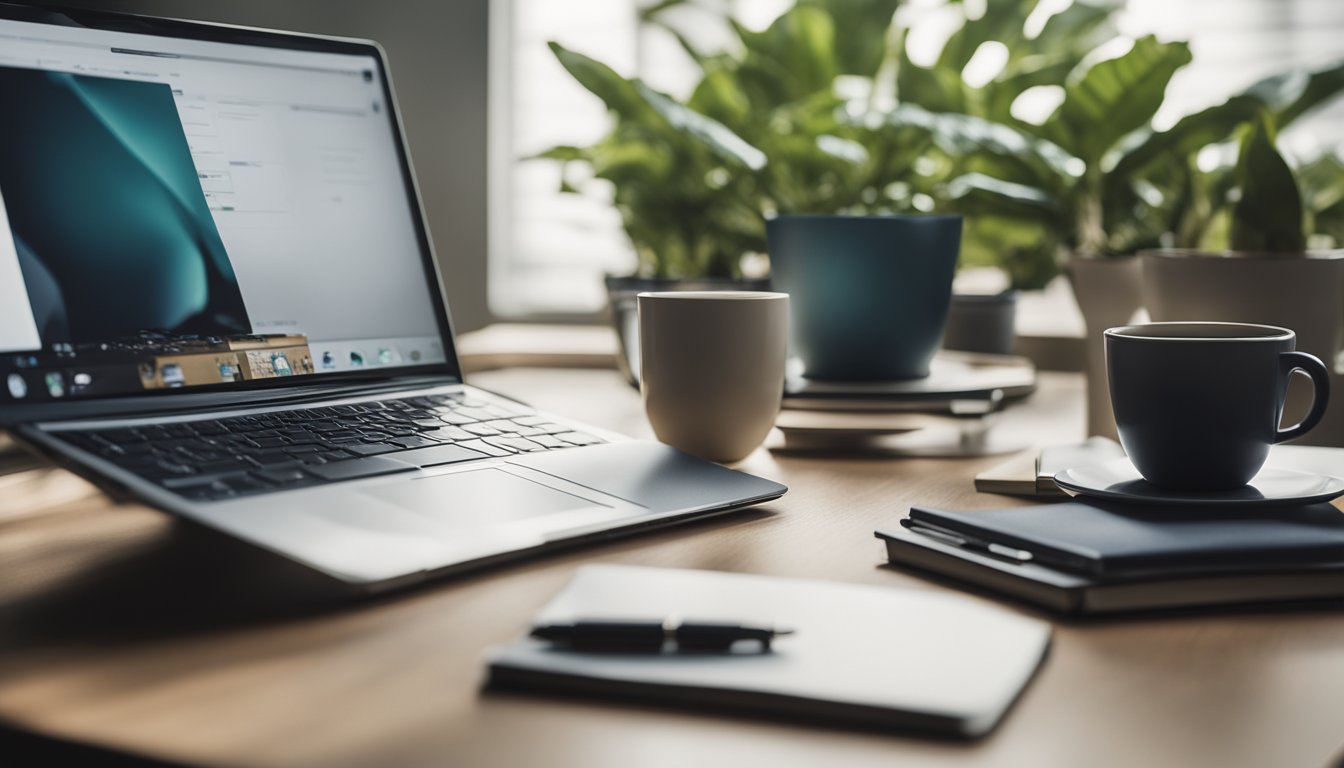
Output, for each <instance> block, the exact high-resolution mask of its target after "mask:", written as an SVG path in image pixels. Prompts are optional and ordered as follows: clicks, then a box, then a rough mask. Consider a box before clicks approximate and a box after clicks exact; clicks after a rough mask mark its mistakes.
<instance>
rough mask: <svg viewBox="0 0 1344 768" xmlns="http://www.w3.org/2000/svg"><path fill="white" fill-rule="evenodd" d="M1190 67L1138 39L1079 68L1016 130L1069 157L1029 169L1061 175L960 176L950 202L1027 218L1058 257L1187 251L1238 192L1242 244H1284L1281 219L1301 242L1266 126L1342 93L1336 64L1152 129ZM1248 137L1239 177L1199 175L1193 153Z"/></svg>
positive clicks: (1184, 58)
mask: <svg viewBox="0 0 1344 768" xmlns="http://www.w3.org/2000/svg"><path fill="white" fill-rule="evenodd" d="M1189 61H1190V54H1189V50H1188V48H1187V47H1186V46H1185V45H1184V44H1183V43H1160V42H1158V41H1156V40H1155V39H1153V38H1141V39H1139V40H1137V41H1135V43H1134V46H1133V48H1131V50H1130V51H1129V52H1128V53H1126V54H1124V55H1123V56H1120V57H1118V58H1115V59H1111V60H1109V61H1103V62H1100V63H1097V64H1095V65H1094V66H1092V67H1091V68H1089V69H1087V70H1086V71H1084V72H1081V73H1078V75H1077V79H1076V80H1073V81H1072V82H1071V83H1070V84H1069V85H1068V86H1066V95H1065V99H1064V101H1063V103H1061V104H1060V106H1059V108H1058V109H1057V110H1056V111H1055V113H1054V114H1052V115H1051V116H1050V117H1049V118H1048V119H1047V120H1046V121H1045V122H1044V123H1043V124H1042V125H1040V126H1018V127H1017V128H1018V129H1019V130H1021V131H1023V133H1024V134H1026V135H1029V136H1033V137H1035V138H1036V139H1037V140H1039V141H1043V142H1049V143H1050V144H1051V145H1053V146H1054V147H1056V148H1058V149H1059V150H1062V151H1064V152H1066V153H1067V154H1068V156H1070V157H1071V158H1072V159H1071V160H1067V161H1065V162H1064V163H1062V164H1054V165H1053V166H1039V165H1038V166H1034V167H1035V168H1036V169H1037V170H1039V169H1041V168H1062V169H1064V171H1065V173H1064V175H1058V174H1056V175H1054V176H1047V177H1040V176H1037V177H1034V178H1033V177H1031V176H1030V175H1026V174H1023V173H1021V172H1020V171H1019V172H1004V171H1003V170H1002V169H1001V170H999V171H989V172H987V173H986V174H983V175H978V174H973V175H968V176H964V177H961V178H957V179H954V180H952V181H951V182H950V183H949V185H948V189H949V195H948V196H949V199H950V200H951V202H952V204H953V205H955V206H957V207H959V208H960V209H962V210H966V211H971V212H977V213H980V214H982V215H983V214H990V215H999V216H1002V217H1005V218H1008V219H1012V220H1016V221H1020V222H1032V223H1035V224H1037V225H1039V226H1040V227H1041V229H1040V231H1041V232H1043V233H1047V235H1048V236H1052V237H1053V238H1054V244H1055V245H1056V246H1057V247H1058V248H1060V249H1061V250H1062V251H1063V252H1064V253H1068V254H1072V255H1076V256H1082V257H1096V256H1106V255H1110V254H1121V255H1123V254H1129V253H1133V252H1135V251H1137V250H1139V249H1143V248H1156V247H1161V246H1163V245H1167V244H1175V245H1178V246H1185V247H1194V246H1196V245H1197V244H1199V243H1200V242H1203V241H1206V240H1207V239H1209V234H1210V232H1211V231H1214V230H1215V229H1217V228H1218V227H1219V216H1220V215H1222V216H1231V215H1232V214H1230V213H1226V214H1224V213H1222V209H1223V207H1224V201H1225V200H1227V199H1228V196H1229V193H1231V192H1232V190H1234V189H1241V190H1242V191H1243V199H1244V200H1245V203H1244V204H1242V205H1241V206H1240V207H1239V210H1240V211H1241V214H1240V215H1241V217H1242V225H1241V226H1240V229H1239V230H1238V231H1239V232H1240V233H1241V234H1239V235H1238V237H1239V238H1240V239H1241V241H1242V242H1244V243H1247V244H1249V243H1250V242H1251V239H1252V238H1255V237H1259V238H1260V239H1261V243H1262V245H1265V246H1267V245H1269V244H1270V243H1271V242H1273V243H1279V244H1281V245H1285V246H1292V245H1293V244H1294V242H1295V241H1294V240H1293V239H1291V238H1287V237H1286V236H1285V235H1284V234H1283V229H1284V227H1283V222H1285V221H1290V220H1291V221H1295V222H1297V223H1296V225H1295V226H1296V228H1297V233H1298V234H1297V239H1298V241H1300V239H1301V221H1302V214H1301V209H1300V208H1299V209H1298V213H1297V214H1296V215H1294V214H1293V213H1292V212H1291V211H1290V210H1288V209H1287V206H1288V204H1289V202H1290V199H1289V198H1288V197H1287V196H1279V197H1276V195H1280V193H1282V192H1283V190H1284V189H1286V186H1285V184H1286V182H1285V179H1286V180H1287V182H1291V179H1292V176H1291V172H1289V171H1288V170H1287V166H1286V165H1284V164H1283V161H1282V158H1279V157H1278V154H1277V152H1274V151H1273V143H1272V142H1273V138H1272V136H1273V131H1274V129H1275V127H1278V128H1280V129H1281V128H1283V127H1285V126H1287V125H1288V124H1290V123H1292V122H1293V121H1295V120H1297V119H1298V118H1300V117H1301V116H1302V115H1304V114H1307V113H1309V112H1311V111H1312V110H1314V109H1316V108H1318V107H1319V106H1321V105H1322V104H1325V103H1327V102H1328V101H1330V100H1331V99H1333V98H1335V97H1336V96H1337V95H1338V94H1339V92H1340V90H1341V89H1344V64H1337V65H1333V66H1331V67H1327V68H1325V69H1322V70H1320V71H1317V72H1313V73H1305V72H1292V73H1285V74H1283V75H1278V76H1275V77H1271V78H1266V79H1265V80H1262V81H1261V82H1259V83H1256V84H1255V85H1254V86H1252V87H1251V88H1249V89H1247V91H1245V92H1244V93H1241V94H1238V95H1235V96H1233V97H1231V98H1229V99H1228V100H1227V101H1225V102H1224V103H1222V104H1219V105H1216V106H1213V107H1210V108H1208V109H1205V110H1202V111H1200V112H1196V113H1193V114H1190V115H1187V116H1185V117H1183V118H1181V119H1180V120H1178V121H1177V122H1176V123H1175V124H1174V125H1173V126H1172V127H1171V128H1169V129H1167V130H1165V131H1156V130H1153V129H1152V127H1151V121H1152V117H1153V116H1154V114H1156V112H1157V110H1158V109H1159V107H1160V106H1161V102H1162V93H1163V92H1164V91H1165V88H1166V85H1167V83H1168V81H1169V80H1170V78H1171V76H1172V75H1173V74H1175V72H1176V71H1178V70H1179V68H1180V67H1182V66H1184V65H1185V64H1187V63H1188V62H1189ZM1256 125H1260V126H1261V127H1259V128H1257V129H1255V130H1252V127H1253V126H1256ZM1266 131H1267V132H1268V133H1264V132H1266ZM1257 133H1262V134H1263V135H1262V136H1261V138H1260V139H1254V138H1248V139H1247V142H1246V144H1245V149H1244V150H1243V152H1242V156H1241V160H1240V162H1239V166H1238V167H1239V168H1240V169H1241V170H1240V171H1239V172H1233V170H1232V169H1226V170H1224V171H1221V172H1218V173H1212V174H1204V173H1201V172H1200V171H1199V170H1198V168H1197V165H1196V155H1197V154H1198V152H1199V151H1200V150H1201V149H1203V148H1204V147H1207V146H1210V145H1215V144H1219V143H1221V142H1225V141H1228V140H1232V139H1235V138H1236V137H1237V136H1240V135H1242V134H1246V135H1248V136H1249V137H1254V136H1255V135H1256V134H1257ZM1266 148H1268V150H1269V152H1268V153H1267V152H1266ZM1271 153H1272V156H1271ZM1078 170H1081V172H1080V173H1074V172H1073V171H1078ZM1285 174H1287V175H1286V176H1285ZM1247 178H1253V179H1256V182H1255V185H1256V189H1253V190H1251V192H1250V194H1251V195H1252V198H1251V199H1247V198H1245V196H1244V193H1245V189H1244V187H1245V186H1246V184H1245V181H1244V180H1245V179H1247ZM1239 180H1242V181H1241V182H1240V183H1239ZM1257 190H1258V191H1257ZM1294 192H1295V190H1294ZM1262 194H1263V195H1268V196H1269V197H1271V198H1274V199H1273V200H1265V199H1261V198H1260V195H1262ZM1329 195H1330V193H1328V192H1327V193H1325V195H1324V196H1325V197H1329ZM1323 202H1324V201H1323ZM1256 206H1259V207H1256ZM1271 209H1272V210H1273V211H1275V212H1274V213H1273V214H1272V215H1270V214H1268V211H1270V210H1271ZM1253 210H1254V211H1256V213H1252V211H1253ZM1266 215H1269V216H1270V218H1269V219H1268V220H1265V221H1262V222H1260V223H1252V219H1264V217H1265V216H1266ZM1328 216H1329V214H1327V219H1328ZM1271 222H1272V226H1269V224H1270V223H1271ZM1266 226H1269V228H1268V229H1265V227H1266ZM1257 231H1258V232H1260V234H1259V235H1255V234H1253V233H1254V232H1257ZM1298 249H1299V250H1300V246H1298Z"/></svg>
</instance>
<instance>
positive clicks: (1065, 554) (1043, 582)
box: [877, 502, 1344, 613]
mask: <svg viewBox="0 0 1344 768" xmlns="http://www.w3.org/2000/svg"><path fill="white" fill-rule="evenodd" d="M900 523H901V525H900V527H893V528H890V529H886V530H880V531H878V532H877V535H878V537H879V538H881V539H883V540H884V541H885V542H886V544H887V555H888V559H889V560H890V561H891V562H892V563H894V564H898V565H906V566H913V567H915V568H919V569H922V570H925V571H932V572H935V573H937V574H940V575H943V576H949V577H952V578H954V579H959V580H962V581H968V582H971V583H973V584H976V585H978V586H981V587H985V588H988V589H991V590H996V591H999V592H1006V593H1008V594H1011V595H1014V596H1016V597H1019V598H1022V599H1026V600H1028V601H1030V602H1033V603H1036V604H1038V605H1041V606H1044V607H1046V608H1050V609H1052V610H1057V611H1063V612H1070V613H1096V612H1106V611H1123V610H1143V609H1149V608H1174V607H1195V606H1203V605H1219V604H1233V603H1263V602H1279V601H1290V600H1304V599H1322V598H1333V599H1339V598H1344V513H1341V512H1340V511H1339V510H1338V509H1336V508H1335V507H1333V506H1330V505H1329V504H1315V505H1308V506H1299V507H1290V508H1272V509H1255V510H1245V511H1234V510H1210V511H1191V510H1189V509H1181V508H1157V507H1138V506H1133V505H1129V506H1125V505H1112V506H1102V505H1097V504H1093V503H1082V502H1071V503H1066V504H1053V505H1048V506H1036V507H1017V508H1012V509H999V510H989V511H979V512H953V511H947V510H937V509H928V508H923V507H915V508H913V509H911V511H910V516H909V517H907V518H905V519H903V520H901V521H900Z"/></svg>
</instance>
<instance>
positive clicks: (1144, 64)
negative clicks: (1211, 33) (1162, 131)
mask: <svg viewBox="0 0 1344 768" xmlns="http://www.w3.org/2000/svg"><path fill="white" fill-rule="evenodd" d="M1189 63H1190V46H1188V45H1186V44H1185V43H1160V42H1158V41H1157V38H1156V37H1153V36H1152V35H1148V36H1146V37H1141V38H1139V39H1138V40H1135V41H1134V46H1133V47H1132V48H1130V50H1129V51H1128V52H1126V53H1125V54H1124V55H1123V56H1119V57H1117V58H1114V59H1107V60H1105V61H1101V62H1098V63H1096V64H1094V65H1093V66H1091V67H1090V68H1088V69H1087V71H1086V72H1084V73H1083V74H1082V75H1081V76H1080V77H1078V79H1077V80H1074V81H1073V82H1071V83H1069V84H1068V85H1066V86H1065V89H1064V94H1065V95H1064V101H1063V103H1061V104H1060V105H1059V108H1058V109H1056V110H1055V113H1054V114H1053V115H1051V116H1050V118H1049V119H1048V120H1047V121H1046V122H1045V124H1044V125H1043V126H1042V133H1043V135H1044V136H1045V137H1046V138H1048V139H1050V140H1052V141H1054V142H1055V143H1056V144H1058V145H1059V146H1061V147H1063V148H1064V149H1065V150H1068V151H1069V152H1072V153H1073V154H1074V155H1075V156H1077V157H1079V158H1081V159H1082V160H1083V161H1084V162H1085V163H1087V164H1088V165H1089V166H1094V165H1096V164H1097V163H1098V162H1100V160H1101V158H1102V156H1103V155H1105V154H1106V151H1107V150H1109V149H1110V148H1111V147H1113V146H1114V145H1115V144H1116V142H1118V141H1119V140H1120V138H1121V137H1123V136H1124V135H1125V134H1127V133H1129V132H1130V131H1133V130H1135V129H1138V128H1140V127H1142V126H1144V125H1146V124H1147V123H1148V122H1149V121H1150V120H1152V118H1153V115H1154V114H1156V113H1157V110H1158V107H1160V106H1161V105H1162V99H1163V96H1164V95H1165V93H1166V90H1167V83H1168V82H1169V81H1170V80H1171V76H1172V75H1174V74H1175V73H1176V71H1177V70H1178V69H1180V68H1181V67H1183V66H1185V65H1186V64H1189Z"/></svg>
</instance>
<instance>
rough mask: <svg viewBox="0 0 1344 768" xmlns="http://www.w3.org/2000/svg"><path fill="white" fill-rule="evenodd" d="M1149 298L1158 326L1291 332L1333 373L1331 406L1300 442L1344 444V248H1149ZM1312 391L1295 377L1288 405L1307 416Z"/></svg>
mask: <svg viewBox="0 0 1344 768" xmlns="http://www.w3.org/2000/svg"><path fill="white" fill-rule="evenodd" d="M1140 260H1141V261H1142V264H1143V299H1144V303H1145V305H1146V306H1147V307H1148V312H1149V314H1150V315H1151V316H1152V318H1153V320H1154V321H1157V322H1165V321H1180V320H1214V321H1222V322H1231V323H1260V324H1263V325H1277V326H1280V327H1283V328H1291V329H1292V330H1293V331H1294V332H1296V333H1297V348H1298V349H1300V350H1302V351H1304V352H1310V353H1311V354H1313V355H1316V356H1317V357H1319V358H1321V360H1323V361H1325V364H1326V367H1327V368H1329V369H1330V370H1331V371H1332V375H1331V387H1330V389H1331V398H1330V407H1329V409H1328V410H1327V411H1326V414H1325V418H1324V419H1322V420H1321V423H1320V425H1319V426H1318V427H1316V429H1314V430H1312V431H1311V432H1310V433H1309V434H1307V436H1306V437H1303V438H1301V439H1300V440H1298V441H1297V442H1299V443H1303V444H1309V445H1333V446H1344V370H1341V367H1340V352H1341V349H1344V250H1334V251H1313V252H1309V253H1305V254H1257V253H1239V252H1233V253H1206V252H1200V251H1181V250H1162V251H1144V252H1143V253H1141V254H1140ZM1310 399H1311V387H1309V386H1306V384H1305V382H1301V381H1296V380H1294V381H1293V382H1292V384H1291V385H1290V387H1289V391H1288V402H1287V405H1286V406H1285V408H1284V411H1285V414H1286V415H1287V417H1288V419H1289V420H1293V421H1296V418H1297V417H1299V416H1301V415H1302V414H1304V413H1306V411H1307V407H1308V405H1309V403H1310Z"/></svg>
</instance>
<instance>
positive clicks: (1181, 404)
mask: <svg viewBox="0 0 1344 768" xmlns="http://www.w3.org/2000/svg"><path fill="white" fill-rule="evenodd" d="M1105 338H1106V368H1107V373H1108V375H1109V377H1110V382H1111V405H1112V407H1113V408H1114V409H1115V426H1116V430H1117V431H1118V432H1119V434H1120V444H1121V445H1123V446H1124V448H1125V453H1127V454H1129V459H1130V461H1132V462H1134V467H1135V468H1136V469H1138V470H1139V474H1141V475H1143V478H1144V479H1145V480H1147V481H1148V482H1150V483H1152V484H1153V485H1156V486H1159V487H1162V488H1166V489H1170V490H1177V491H1221V490H1231V489H1234V488H1239V487H1241V486H1243V485H1245V484H1246V483H1247V482H1249V481H1250V479H1251V478H1253V477H1255V474H1256V473H1257V472H1259V471H1260V468H1261V467H1262V466H1264V463H1265V459H1266V458H1267V457H1268V456H1269V447H1270V446H1271V445H1273V444H1274V443H1280V442H1283V441H1285V440H1292V439H1293V438H1296V437H1301V436H1302V435H1304V434H1306V433H1307V432H1309V431H1310V430H1311V428H1312V427H1314V426H1316V423H1317V422H1318V421H1320V420H1321V416H1322V415H1323V414H1324V413H1325V407H1326V404H1327V403H1328V402H1329V397H1330V375H1329V372H1328V371H1327V370H1326V367H1325V364H1324V363H1322V362H1321V361H1320V359H1318V358H1316V357H1314V356H1312V355H1309V354H1307V353H1306V352H1297V351H1294V348H1295V347H1296V345H1297V337H1296V335H1295V334H1294V333H1293V332H1292V331H1290V330H1288V329H1287V328H1276V327H1274V326H1269V325H1249V324H1243V323H1151V324H1148V325H1133V326H1127V327H1123V328H1111V329H1110V330H1108V331H1106V334H1105ZM1295 371H1301V372H1303V373H1305V374H1307V375H1308V376H1310V377H1311V380H1312V383H1313V384H1314V385H1315V398H1314V399H1313V401H1312V404H1311V410H1310V412H1308V413H1307V415H1306V417H1305V418H1304V419H1302V422H1301V423H1300V424H1297V425H1295V426H1292V427H1289V428H1287V429H1280V428H1279V420H1280V418H1281V417H1282V416H1283V400H1284V396H1285V395H1286V393H1287V391H1288V378H1289V377H1290V376H1291V375H1292V374H1293V373H1294V372H1295Z"/></svg>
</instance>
